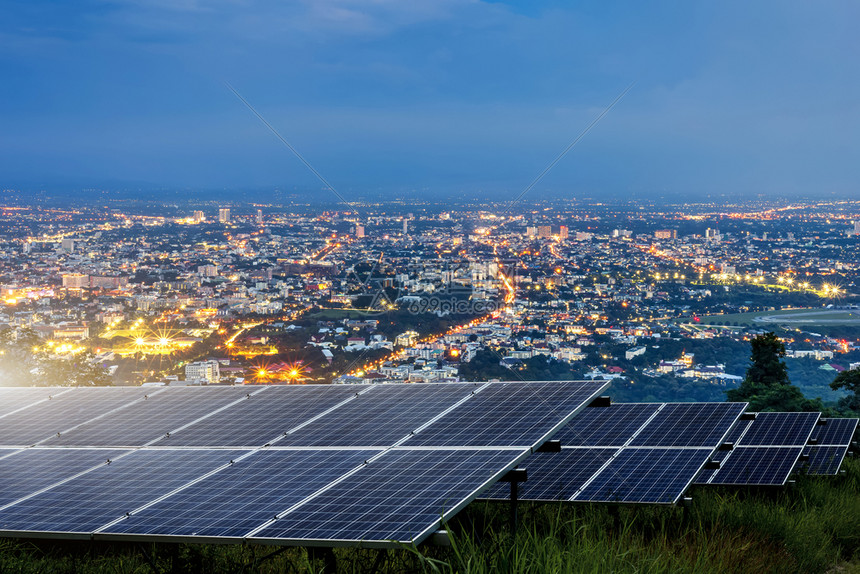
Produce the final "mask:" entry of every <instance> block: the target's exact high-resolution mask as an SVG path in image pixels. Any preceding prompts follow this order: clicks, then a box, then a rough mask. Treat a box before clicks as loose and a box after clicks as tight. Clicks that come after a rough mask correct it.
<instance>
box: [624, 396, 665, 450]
mask: <svg viewBox="0 0 860 574" xmlns="http://www.w3.org/2000/svg"><path fill="white" fill-rule="evenodd" d="M666 404H667V403H661V404H660V406H659V407H657V410H656V411H654V412H653V413H651V416H650V417H648V420H646V421H645V422H644V423H642V425H641V426H640V427H639V428H638V429H636V432H634V433H633V434H632V435H630V438H628V439H627V440H626V441H625V442H624V444H622V445H621V447H622V448H624V447H627V446H630V444H631V443H632V442H633V441H634V440H636V437H638V436H639V435H640V434H642V433H643V432H645V429H647V428H648V425H649V424H651V423H652V422H653V421H654V419H656V418H657V417H658V416H659V415H660V413H661V412H662V411H663V409H665V408H666Z"/></svg>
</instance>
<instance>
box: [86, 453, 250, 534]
mask: <svg viewBox="0 0 860 574" xmlns="http://www.w3.org/2000/svg"><path fill="white" fill-rule="evenodd" d="M164 450H167V449H164ZM174 450H179V449H174ZM254 452H256V451H254V450H249V451H248V452H246V453H245V454H241V455H239V456H237V457H234V458H233V459H231V460H230V462H228V463H226V464H223V465H221V466H219V467H217V468H214V469H212V470H211V471H209V472H207V473H206V474H203V475H201V476H198V477H197V478H195V479H192V480H190V481H188V482H187V483H185V484H183V485H182V486H179V487H177V488H175V489H173V490H172V491H170V492H168V493H165V494H163V495H162V496H159V497H158V498H155V499H153V500H151V501H149V502H147V503H146V504H143V505H141V506H139V507H137V508H135V509H133V510H131V511H129V512H128V514H135V513H137V512H142V511H144V510H146V509H147V508H149V507H150V506H153V505H154V504H157V503H159V502H161V501H162V500H164V499H166V498H169V497H171V496H173V495H174V494H179V493H180V492H182V491H183V490H185V489H187V488H190V487H191V486H194V485H195V484H197V483H198V482H201V481H203V480H205V479H207V478H209V477H210V476H213V475H215V474H218V473H219V472H221V471H222V470H224V469H227V468H230V467H231V466H232V465H233V464H235V463H237V462H239V461H241V460H244V459H246V458H248V457H249V456H251V455H253V454H254ZM123 518H124V517H123V516H120V517H118V518H117V519H116V520H113V521H111V522H109V523H107V524H105V525H103V526H101V527H100V528H97V529H96V530H94V531H93V532H101V531H102V530H104V529H105V528H109V527H111V526H113V525H114V524H116V523H117V522H119V521H121V520H122V519H123Z"/></svg>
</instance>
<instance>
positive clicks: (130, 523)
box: [101, 449, 366, 542]
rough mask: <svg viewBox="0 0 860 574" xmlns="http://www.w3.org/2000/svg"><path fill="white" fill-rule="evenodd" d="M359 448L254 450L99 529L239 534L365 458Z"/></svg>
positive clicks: (120, 535)
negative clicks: (172, 495) (183, 488)
mask: <svg viewBox="0 0 860 574" xmlns="http://www.w3.org/2000/svg"><path fill="white" fill-rule="evenodd" d="M365 457H366V453H365V451H364V450H363V449H329V450H327V451H326V450H310V449H290V450H286V449H281V450H272V449H259V450H256V451H254V455H253V456H251V457H247V458H245V459H243V460H242V461H237V462H236V463H235V464H234V465H231V467H230V468H229V469H228V470H224V471H223V472H222V473H219V474H217V475H213V476H212V477H210V478H208V479H206V480H204V481H201V482H199V483H197V484H196V485H194V486H193V487H191V488H189V489H186V490H184V491H183V492H182V493H181V496H174V497H169V498H166V499H164V501H163V502H161V503H158V504H155V505H153V506H151V507H150V508H149V509H147V510H143V511H140V512H138V513H131V514H130V515H129V516H127V517H125V518H124V519H123V520H121V521H119V522H116V523H115V524H114V525H112V526H109V527H105V528H103V529H102V531H101V532H102V533H103V534H104V535H105V536H107V537H110V538H111V539H128V538H129V537H137V536H141V535H153V534H157V535H168V536H195V537H197V536H205V537H211V536H216V537H228V538H232V539H233V541H234V542H235V541H237V540H238V541H242V539H243V538H242V537H243V536H244V535H245V534H246V533H247V532H249V531H250V530H252V529H254V528H256V527H257V526H259V525H260V524H261V523H263V522H267V521H268V520H270V519H271V518H273V517H274V516H275V515H276V514H277V513H278V512H281V511H283V509H284V508H285V507H287V506H290V505H292V504H294V503H296V502H300V501H302V500H304V499H305V497H306V496H307V495H309V494H312V493H313V492H314V491H315V490H317V489H318V488H320V487H321V486H324V485H325V484H328V483H329V482H330V481H331V480H333V479H335V478H337V477H339V476H340V475H342V474H344V473H345V472H347V471H349V470H352V469H353V468H355V467H356V466H357V465H359V464H363V463H364V461H365V460H366V458H365Z"/></svg>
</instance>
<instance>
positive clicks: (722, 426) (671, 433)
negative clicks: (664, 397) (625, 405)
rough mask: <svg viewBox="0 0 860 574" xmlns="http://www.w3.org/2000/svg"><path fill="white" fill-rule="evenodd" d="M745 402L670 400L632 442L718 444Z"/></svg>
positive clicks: (632, 443)
mask: <svg viewBox="0 0 860 574" xmlns="http://www.w3.org/2000/svg"><path fill="white" fill-rule="evenodd" d="M746 406H747V404H746V403H668V404H666V405H665V406H664V407H663V408H662V409H661V410H660V412H658V413H657V415H656V416H655V417H654V419H653V420H652V421H651V422H650V423H648V425H647V426H646V427H645V428H644V429H643V430H642V431H641V432H640V433H639V434H638V435H636V437H635V438H634V439H633V440H632V441H631V443H630V444H631V446H701V447H711V448H714V447H717V446H719V444H720V443H721V442H722V440H723V437H724V436H725V435H726V433H727V432H728V430H729V429H730V428H731V426H732V425H733V424H734V423H735V421H736V420H737V419H738V417H739V416H740V415H741V413H743V411H744V409H745V408H746Z"/></svg>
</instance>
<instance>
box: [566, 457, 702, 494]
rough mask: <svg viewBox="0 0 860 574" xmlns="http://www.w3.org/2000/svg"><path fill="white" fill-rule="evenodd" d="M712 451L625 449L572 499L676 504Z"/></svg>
mask: <svg viewBox="0 0 860 574" xmlns="http://www.w3.org/2000/svg"><path fill="white" fill-rule="evenodd" d="M710 452H711V451H710V449H707V448H685V449H682V448H625V449H623V450H622V451H621V452H620V453H619V454H618V456H617V457H616V458H614V459H613V460H612V462H610V463H609V464H608V465H607V466H606V468H604V469H603V470H602V471H601V472H600V473H599V474H598V475H597V476H595V477H594V479H593V480H592V481H591V482H590V483H589V484H588V485H587V486H586V487H585V488H584V489H583V490H582V491H581V492H580V493H579V494H577V495H576V496H575V497H573V500H575V501H577V502H636V503H652V504H674V503H675V502H677V501H678V499H679V498H681V496H682V495H683V494H684V491H685V490H686V489H687V488H688V487H689V485H690V483H692V481H693V479H694V478H695V476H696V474H698V472H699V470H701V468H702V467H703V466H704V464H705V463H706V462H707V460H708V455H709V454H710Z"/></svg>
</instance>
